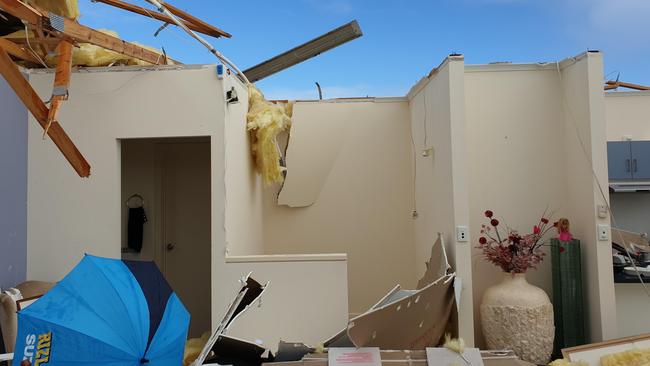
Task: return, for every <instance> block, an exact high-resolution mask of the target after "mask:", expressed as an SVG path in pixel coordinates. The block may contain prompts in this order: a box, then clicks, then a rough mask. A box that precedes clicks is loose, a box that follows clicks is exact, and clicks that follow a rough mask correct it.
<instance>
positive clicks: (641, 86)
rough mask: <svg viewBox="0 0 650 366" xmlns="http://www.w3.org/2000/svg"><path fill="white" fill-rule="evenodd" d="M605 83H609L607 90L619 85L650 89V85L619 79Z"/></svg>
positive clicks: (629, 87)
mask: <svg viewBox="0 0 650 366" xmlns="http://www.w3.org/2000/svg"><path fill="white" fill-rule="evenodd" d="M605 84H607V86H605V90H610V89H616V88H618V87H623V88H628V89H635V90H650V86H644V85H638V84H632V83H626V82H624V81H618V80H616V81H614V80H609V81H607V82H606V83H605Z"/></svg>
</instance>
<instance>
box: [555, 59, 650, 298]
mask: <svg viewBox="0 0 650 366" xmlns="http://www.w3.org/2000/svg"><path fill="white" fill-rule="evenodd" d="M555 65H556V69H557V74H558V77H559V78H560V84H562V83H563V81H564V80H563V78H562V71H561V70H560V63H559V62H555ZM560 86H561V90H562V102H563V103H564V107H565V108H566V109H567V111H568V112H569V117H570V118H569V119H570V120H571V123H572V124H573V127H574V130H575V133H576V137H577V139H578V142H579V143H580V148H581V149H582V152H583V154H584V156H585V159H586V160H587V163H588V165H589V167H590V168H591V174H592V177H593V180H594V181H595V183H596V185H597V186H598V191H599V192H600V195H601V197H602V198H603V202H604V203H605V206H606V207H607V211H608V212H609V216H610V218H611V223H612V224H613V226H615V227H618V226H617V225H616V219H615V218H614V212H612V207H611V206H610V204H609V199H608V198H609V197H608V195H605V192H604V191H603V187H602V185H601V184H600V179H598V175H597V174H596V170H595V169H594V164H593V161H592V160H591V158H590V155H589V153H588V150H587V147H586V145H585V143H584V141H583V140H582V137H581V136H580V129H579V128H578V124H577V122H576V119H575V116H574V114H573V110H572V109H571V106H570V105H569V103H568V101H567V97H566V92H565V90H564V87H563V86H562V85H560ZM616 232H617V233H618V235H619V237H620V239H621V242H622V243H623V248H624V249H625V254H626V255H627V257H628V259H629V260H630V262H631V263H632V266H633V267H634V271H635V272H636V275H637V277H638V279H639V282H640V283H641V285H642V286H643V290H644V292H645V293H646V295H647V296H648V298H650V289H648V287H647V285H646V283H645V282H644V281H643V276H642V275H641V272H640V271H639V268H638V267H637V266H636V264H634V260H633V259H632V256H631V255H630V252H629V249H628V243H627V242H626V240H625V238H624V237H623V234H621V232H620V231H619V230H616Z"/></svg>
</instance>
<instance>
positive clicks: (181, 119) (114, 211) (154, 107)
mask: <svg viewBox="0 0 650 366" xmlns="http://www.w3.org/2000/svg"><path fill="white" fill-rule="evenodd" d="M115 70H122V71H111V72H102V71H93V72H84V73H81V72H74V73H73V75H72V82H71V87H70V99H69V100H68V101H67V102H66V103H65V104H64V105H63V106H62V108H61V112H60V114H59V120H60V121H61V123H62V125H63V127H64V129H66V131H67V132H68V134H69V135H70V137H71V138H72V140H73V141H74V142H75V143H76V145H77V147H78V148H79V150H80V151H81V152H82V153H83V154H84V156H85V157H86V159H87V160H88V161H89V162H90V165H91V167H92V171H91V173H92V175H91V177H90V178H88V179H81V178H79V177H78V176H77V175H76V173H75V172H74V170H72V168H71V167H70V166H69V165H68V163H67V162H66V161H65V159H64V158H63V156H62V155H61V154H60V153H59V151H58V150H57V149H56V147H54V145H53V144H52V142H51V141H49V140H45V141H43V140H42V139H41V135H42V130H41V128H40V126H39V125H38V124H37V123H36V121H35V120H34V119H33V117H31V115H30V118H29V119H30V120H29V144H28V148H29V167H28V169H29V170H28V171H29V182H28V216H27V217H28V218H27V220H28V233H27V235H28V236H27V241H28V246H27V253H28V261H27V271H28V278H29V279H40V280H50V281H55V280H59V279H61V277H62V276H64V275H65V274H66V273H67V272H68V271H69V270H70V269H71V268H72V267H73V266H74V265H75V264H76V263H77V262H78V261H79V260H80V259H81V257H82V256H83V254H84V253H90V254H95V255H101V256H108V257H114V258H119V257H120V243H121V230H120V227H121V223H120V221H121V210H122V205H123V200H122V195H121V188H120V187H121V178H120V177H121V172H120V149H119V146H120V145H119V142H118V139H125V138H145V137H171V136H211V137H212V158H213V161H214V164H215V166H216V167H219V166H220V165H223V163H222V160H223V159H222V158H221V157H222V156H223V146H222V130H223V124H222V123H223V122H222V121H223V113H224V112H223V103H222V102H219V100H220V98H222V97H221V96H222V94H223V93H222V86H221V83H219V82H218V80H217V78H216V75H215V72H214V67H186V68H184V69H182V70H175V69H172V68H169V69H165V70H161V71H146V70H143V69H133V68H130V69H129V68H124V69H119V68H118V69H115ZM52 80H53V74H52V73H32V75H31V76H30V81H31V82H32V85H33V86H34V87H35V89H36V90H37V91H38V92H39V94H40V95H41V97H42V98H43V99H48V98H49V94H50V93H51V85H52ZM181 106H182V107H181ZM212 178H213V181H215V182H221V181H223V168H216V169H214V170H213V176H212ZM215 187H218V186H216V185H215ZM222 192H223V187H218V189H216V188H215V191H214V192H213V198H214V201H213V202H214V204H216V205H217V206H221V207H223V206H222V205H219V204H218V202H219V201H222V200H223V193H222ZM220 217H223V209H222V208H221V209H219V210H217V212H213V220H215V222H222V221H223V220H222V219H220ZM215 230H217V231H218V232H213V243H214V245H215V246H220V247H223V237H224V234H223V226H222V225H220V226H219V227H217V229H215ZM54 248H55V250H54ZM219 259H220V260H219V261H217V263H218V262H223V249H222V250H221V256H220V258H219Z"/></svg>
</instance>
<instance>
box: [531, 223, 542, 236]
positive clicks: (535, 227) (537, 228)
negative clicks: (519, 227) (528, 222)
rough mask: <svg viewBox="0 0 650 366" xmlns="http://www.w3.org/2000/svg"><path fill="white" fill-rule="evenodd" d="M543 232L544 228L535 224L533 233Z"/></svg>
mask: <svg viewBox="0 0 650 366" xmlns="http://www.w3.org/2000/svg"><path fill="white" fill-rule="evenodd" d="M541 232H542V229H540V227H539V226H537V225H535V226H533V234H539V233H541Z"/></svg>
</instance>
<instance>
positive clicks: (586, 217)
mask: <svg viewBox="0 0 650 366" xmlns="http://www.w3.org/2000/svg"><path fill="white" fill-rule="evenodd" d="M603 79H604V75H603V59H602V54H600V53H597V52H587V53H586V54H584V55H581V56H579V57H577V58H576V59H573V60H569V61H568V62H566V66H565V67H563V69H562V88H563V89H562V96H563V97H564V98H565V101H566V102H565V104H564V106H565V108H564V113H565V126H564V133H565V146H566V164H565V174H566V177H567V186H568V189H569V190H568V203H569V204H570V207H571V209H570V210H569V216H570V217H571V220H572V221H573V224H572V231H573V233H574V235H576V236H577V237H578V238H580V239H581V241H582V247H581V248H582V268H583V283H584V284H585V286H583V288H584V289H585V290H586V293H585V294H584V295H585V296H586V298H585V300H586V301H585V311H586V316H585V319H587V331H588V332H587V334H588V335H589V336H590V339H591V341H601V340H607V339H612V338H615V337H616V336H617V322H616V302H615V295H614V277H613V273H612V272H613V270H612V255H611V240H604V241H598V240H597V224H604V225H609V218H606V219H600V218H598V217H597V215H596V212H597V206H598V205H604V204H606V203H607V202H606V201H605V200H608V199H609V196H608V194H607V192H608V188H607V145H606V143H605V142H606V139H607V137H606V123H605V98H604V92H603V86H602V81H603ZM578 136H580V139H578ZM596 181H597V182H598V183H600V184H601V187H600V188H599V187H598V185H597V184H596ZM603 195H604V196H605V197H603Z"/></svg>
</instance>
